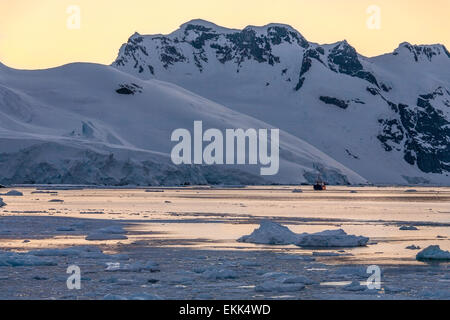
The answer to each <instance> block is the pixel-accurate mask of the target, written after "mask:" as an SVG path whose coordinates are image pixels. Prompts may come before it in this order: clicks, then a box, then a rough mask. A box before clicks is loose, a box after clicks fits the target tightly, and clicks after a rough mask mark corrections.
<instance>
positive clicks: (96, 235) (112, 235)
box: [86, 226, 128, 241]
mask: <svg viewBox="0 0 450 320" xmlns="http://www.w3.org/2000/svg"><path fill="white" fill-rule="evenodd" d="M126 233H127V232H126V231H125V230H124V229H123V228H122V227H119V226H111V227H106V228H102V229H99V230H96V231H94V232H92V233H90V234H88V235H87V237H86V240H88V241H95V240H126V239H128V237H127V236H126V235H125V234H126Z"/></svg>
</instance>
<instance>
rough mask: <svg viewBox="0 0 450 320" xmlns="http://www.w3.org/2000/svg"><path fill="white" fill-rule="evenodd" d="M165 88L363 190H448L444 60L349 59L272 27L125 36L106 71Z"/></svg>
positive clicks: (448, 96)
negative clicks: (310, 150)
mask: <svg viewBox="0 0 450 320" xmlns="http://www.w3.org/2000/svg"><path fill="white" fill-rule="evenodd" d="M112 65H113V66H114V67H116V68H118V69H119V70H122V71H125V72H127V73H130V74H133V75H135V76H137V77H140V78H141V79H160V80H164V81H168V82H171V83H175V84H177V85H180V86H182V87H183V88H186V89H188V90H190V91H193V92H195V93H197V94H200V95H202V96H204V97H206V98H208V99H211V100H213V101H216V102H218V103H221V104H223V105H226V106H227V107H229V108H231V109H232V110H234V111H238V112H242V113H244V114H247V115H250V116H252V117H254V118H257V119H261V120H262V121H266V122H269V123H270V124H272V125H274V126H276V127H280V128H282V129H283V130H285V131H286V132H289V133H290V134H292V135H293V136H296V137H298V138H301V139H303V140H304V141H306V142H308V143H310V144H311V145H313V146H315V147H316V148H318V149H319V150H321V151H322V152H324V153H326V154H328V155H330V156H331V157H332V158H334V159H336V160H337V161H339V162H340V163H342V164H344V165H345V166H347V167H348V168H351V169H352V170H354V171H355V172H357V173H358V174H359V175H361V176H363V177H364V178H366V179H368V180H369V181H370V182H373V183H399V184H417V183H425V184H444V185H449V184H450V177H449V174H450V72H449V71H450V53H449V52H448V50H447V49H446V48H445V47H444V46H443V45H439V44H436V45H422V46H415V45H411V44H409V43H402V44H400V46H399V47H398V48H397V49H396V50H395V51H394V52H393V53H390V54H386V55H382V56H379V57H374V58H366V57H364V56H361V55H359V54H358V53H357V52H356V50H355V49H354V48H353V47H351V45H350V44H348V43H347V42H346V41H341V42H337V43H334V44H325V45H319V44H316V43H312V42H308V41H307V40H306V39H305V38H304V37H303V36H302V35H301V34H300V33H299V32H298V31H296V30H294V29H293V28H292V27H290V26H287V25H282V24H270V25H267V26H263V27H255V26H249V27H246V28H245V29H243V30H234V29H226V28H223V27H219V26H217V25H215V24H212V23H210V22H207V21H203V20H193V21H190V22H187V23H185V24H183V25H182V26H181V27H180V29H178V30H176V31H175V32H173V33H171V34H169V35H140V34H138V33H135V34H134V35H132V36H131V37H130V38H129V40H128V42H127V43H125V44H124V45H123V46H122V47H121V49H120V51H119V55H118V57H117V59H116V61H114V63H113V64H112Z"/></svg>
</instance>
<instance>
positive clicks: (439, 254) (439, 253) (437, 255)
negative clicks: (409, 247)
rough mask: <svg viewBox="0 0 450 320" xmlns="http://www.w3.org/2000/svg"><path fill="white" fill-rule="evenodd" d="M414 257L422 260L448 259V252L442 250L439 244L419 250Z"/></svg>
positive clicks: (449, 255) (449, 256) (449, 258)
mask: <svg viewBox="0 0 450 320" xmlns="http://www.w3.org/2000/svg"><path fill="white" fill-rule="evenodd" d="M416 259H417V260H419V261H423V260H450V252H449V251H444V250H442V249H441V248H440V247H439V246H429V247H428V248H426V249H423V250H422V251H420V252H419V253H418V254H417V256H416Z"/></svg>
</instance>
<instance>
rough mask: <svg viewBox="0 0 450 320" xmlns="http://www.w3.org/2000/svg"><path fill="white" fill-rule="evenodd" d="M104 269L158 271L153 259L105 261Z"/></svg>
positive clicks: (112, 270)
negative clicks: (123, 261) (129, 261)
mask: <svg viewBox="0 0 450 320" xmlns="http://www.w3.org/2000/svg"><path fill="white" fill-rule="evenodd" d="M105 271H109V272H116V271H119V272H144V271H147V272H158V271H160V269H159V267H158V264H157V263H155V262H153V261H150V260H149V261H147V262H141V261H137V262H134V263H125V264H124V263H120V262H108V263H106V269H105Z"/></svg>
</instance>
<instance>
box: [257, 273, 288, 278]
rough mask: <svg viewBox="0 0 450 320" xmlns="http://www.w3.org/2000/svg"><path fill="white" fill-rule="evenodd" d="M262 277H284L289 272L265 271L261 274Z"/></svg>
mask: <svg viewBox="0 0 450 320" xmlns="http://www.w3.org/2000/svg"><path fill="white" fill-rule="evenodd" d="M262 277H263V278H272V279H276V278H286V277H289V273H286V272H267V273H264V274H263V275H262Z"/></svg>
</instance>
